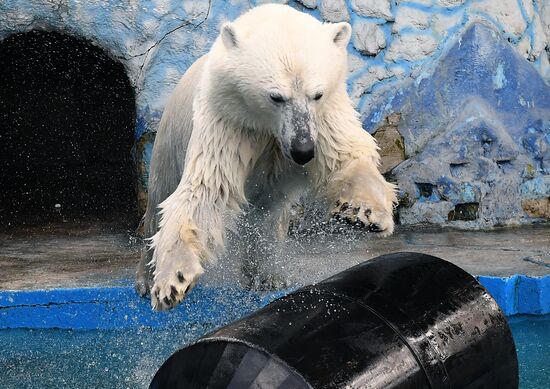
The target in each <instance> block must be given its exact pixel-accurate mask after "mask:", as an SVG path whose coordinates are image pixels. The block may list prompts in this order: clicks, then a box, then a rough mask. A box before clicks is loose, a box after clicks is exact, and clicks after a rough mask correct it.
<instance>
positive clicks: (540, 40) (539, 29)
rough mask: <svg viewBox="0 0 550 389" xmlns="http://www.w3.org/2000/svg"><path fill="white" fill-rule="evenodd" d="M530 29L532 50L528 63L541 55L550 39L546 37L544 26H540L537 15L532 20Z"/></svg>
mask: <svg viewBox="0 0 550 389" xmlns="http://www.w3.org/2000/svg"><path fill="white" fill-rule="evenodd" d="M532 29H533V43H532V48H531V50H530V51H529V60H530V61H534V60H536V59H537V58H538V57H539V56H540V55H541V53H542V52H543V50H544V49H545V48H546V46H547V45H548V41H549V39H550V37H549V36H547V34H546V32H545V31H544V26H543V25H542V22H541V20H540V17H539V16H538V15H535V17H534V18H533V26H532ZM545 54H546V53H545Z"/></svg>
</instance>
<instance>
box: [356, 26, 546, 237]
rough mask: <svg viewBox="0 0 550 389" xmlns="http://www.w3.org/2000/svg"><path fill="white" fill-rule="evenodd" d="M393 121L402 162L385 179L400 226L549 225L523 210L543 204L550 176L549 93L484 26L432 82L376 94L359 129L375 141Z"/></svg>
mask: <svg viewBox="0 0 550 389" xmlns="http://www.w3.org/2000/svg"><path fill="white" fill-rule="evenodd" d="M391 113H400V114H401V121H400V122H399V126H398V129H399V132H400V134H401V135H402V136H403V139H404V143H405V152H406V157H407V158H408V159H407V160H406V161H404V162H403V163H401V164H400V165H399V166H397V167H396V168H395V169H393V171H392V173H393V175H394V176H395V178H396V180H397V182H398V184H399V186H400V188H401V191H402V194H403V195H405V196H406V197H407V198H408V204H407V205H408V207H401V209H400V220H401V223H403V224H416V223H433V224H440V225H447V224H449V225H454V226H459V227H464V228H479V227H491V226H495V225H507V224H518V223H519V224H521V223H531V222H533V221H540V220H541V218H542V219H544V218H550V215H544V214H533V213H532V212H526V211H529V210H528V209H524V208H525V200H526V199H528V200H530V201H531V200H533V199H547V198H548V197H549V196H550V193H546V192H547V191H544V190H543V191H541V190H538V189H540V188H539V187H540V185H535V184H536V183H537V182H539V181H541V180H542V181H544V182H546V180H547V179H548V178H549V177H550V87H549V86H548V85H547V84H546V83H545V82H544V80H543V79H542V78H541V77H540V75H539V73H538V72H537V70H536V69H535V68H534V66H532V64H531V63H529V62H528V61H526V60H525V59H523V58H522V57H521V56H520V55H519V54H517V53H516V51H515V49H514V48H513V47H512V46H511V45H510V44H509V43H508V42H507V41H506V40H505V39H504V38H503V37H501V36H500V35H499V34H498V33H497V32H496V31H494V30H493V29H491V28H490V27H488V26H486V25H484V24H480V23H478V24H473V25H472V26H470V27H469V28H468V29H467V30H466V31H465V32H464V33H463V35H462V36H461V37H459V39H458V40H457V41H456V42H455V43H454V45H453V46H452V47H450V49H449V50H448V51H447V52H446V54H444V55H443V56H442V58H441V59H440V60H439V62H438V63H436V64H435V66H433V68H432V69H431V72H430V73H428V72H427V71H426V72H424V73H422V74H420V75H419V76H418V77H417V78H416V79H415V80H412V79H411V80H409V81H406V82H404V83H402V84H401V85H399V87H398V88H396V87H395V85H394V86H393V87H392V88H391V90H390V89H389V88H388V89H386V90H382V91H380V92H379V93H378V94H376V95H373V96H372V99H371V101H370V102H369V103H368V104H367V106H366V107H365V111H364V115H363V126H364V128H365V129H366V130H367V131H369V132H371V133H372V132H375V130H376V128H377V127H378V126H379V123H380V121H381V120H382V119H383V118H385V117H386V116H387V115H389V114H391ZM531 180H538V181H534V182H533V183H532V184H530V181H531ZM530 188H533V189H532V190H531V189H530Z"/></svg>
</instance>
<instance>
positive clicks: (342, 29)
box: [330, 22, 351, 48]
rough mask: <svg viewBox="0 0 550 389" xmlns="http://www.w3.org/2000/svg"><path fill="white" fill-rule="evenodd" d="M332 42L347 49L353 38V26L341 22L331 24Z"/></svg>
mask: <svg viewBox="0 0 550 389" xmlns="http://www.w3.org/2000/svg"><path fill="white" fill-rule="evenodd" d="M330 27H331V31H332V40H333V41H334V43H335V44H336V46H338V47H341V48H346V47H347V45H348V43H349V40H350V38H351V26H350V24H349V23H346V22H341V23H335V24H330Z"/></svg>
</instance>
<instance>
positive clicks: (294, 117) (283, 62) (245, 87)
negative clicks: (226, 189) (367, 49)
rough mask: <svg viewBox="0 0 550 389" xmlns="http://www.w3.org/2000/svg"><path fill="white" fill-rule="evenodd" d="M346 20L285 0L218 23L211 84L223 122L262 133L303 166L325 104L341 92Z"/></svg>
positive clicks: (347, 31)
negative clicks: (328, 20) (327, 19)
mask: <svg viewBox="0 0 550 389" xmlns="http://www.w3.org/2000/svg"><path fill="white" fill-rule="evenodd" d="M350 36H351V26H350V25H349V24H348V23H336V24H323V23H321V22H319V21H318V20H316V19H315V18H313V17H312V16H309V15H307V14H305V13H302V12H299V11H296V10H294V9H293V8H291V7H289V6H284V5H276V4H269V5H264V6H260V7H256V8H254V9H252V10H250V11H248V12H247V13H245V14H243V15H242V16H240V17H239V18H238V19H237V20H235V21H234V22H232V23H226V24H224V25H223V26H222V28H221V32H220V36H219V38H218V40H217V41H216V42H215V44H214V47H213V49H212V51H211V52H210V54H209V66H210V70H211V71H210V72H209V75H210V85H211V89H212V88H213V89H214V90H215V94H216V102H217V104H216V105H217V107H216V109H218V111H220V113H221V114H222V115H223V118H224V120H232V121H234V123H235V125H240V126H242V127H244V128H249V129H251V130H254V131H267V132H269V133H271V134H272V135H273V136H274V137H275V138H276V139H277V140H278V142H279V145H280V147H281V150H282V152H283V154H284V155H285V156H286V157H287V158H289V159H291V160H293V161H294V162H296V163H298V164H300V165H304V164H306V163H307V162H309V161H310V160H311V159H312V158H313V157H314V153H315V151H314V150H315V142H316V138H317V130H318V123H319V120H321V117H322V113H323V109H326V108H327V107H328V106H330V104H329V103H330V101H331V100H333V99H341V98H342V93H345V81H346V80H345V78H346V74H347V51H346V48H347V45H348V42H349V39H350Z"/></svg>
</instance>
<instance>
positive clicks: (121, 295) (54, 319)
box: [0, 275, 550, 330]
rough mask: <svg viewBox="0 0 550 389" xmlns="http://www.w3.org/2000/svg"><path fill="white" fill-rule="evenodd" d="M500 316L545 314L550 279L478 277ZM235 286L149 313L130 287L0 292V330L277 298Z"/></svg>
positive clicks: (201, 319)
mask: <svg viewBox="0 0 550 389" xmlns="http://www.w3.org/2000/svg"><path fill="white" fill-rule="evenodd" d="M478 279H479V281H480V282H481V284H483V285H484V286H485V287H486V288H487V290H488V291H489V293H491V295H492V296H493V297H494V298H495V299H496V301H497V302H498V304H499V305H500V306H501V308H502V309H503V311H504V312H505V313H506V315H515V314H532V315H542V314H547V313H550V276H545V277H541V278H536V277H528V276H524V275H514V276H512V277H507V278H499V277H488V276H480V277H478ZM282 294H284V292H276V293H270V294H258V293H255V292H250V291H245V290H242V289H239V288H209V287H201V286H198V287H197V288H196V289H195V290H194V291H193V293H191V294H190V296H189V298H188V299H186V300H185V301H184V303H182V304H181V305H180V306H179V307H178V308H177V309H175V310H173V311H170V312H162V313H158V312H154V311H152V310H151V307H150V305H149V300H146V299H141V298H139V297H138V296H137V295H136V293H135V291H134V290H133V288H132V287H107V288H78V289H52V290H33V291H0V329H7V328H62V329H74V330H77V329H78V330H86V329H88V330H89V329H122V328H139V327H142V326H145V327H170V326H175V325H177V324H181V323H183V322H185V323H187V324H197V325H200V324H204V323H209V324H214V325H216V326H219V325H223V324H225V323H227V322H230V321H232V320H235V319H238V318H239V317H242V316H243V315H246V314H248V313H250V312H252V311H254V310H256V309H258V308H260V307H262V306H264V305H266V304H268V303H269V302H270V301H272V300H273V299H275V298H277V297H279V296H281V295H282Z"/></svg>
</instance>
